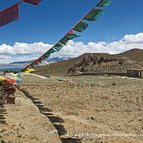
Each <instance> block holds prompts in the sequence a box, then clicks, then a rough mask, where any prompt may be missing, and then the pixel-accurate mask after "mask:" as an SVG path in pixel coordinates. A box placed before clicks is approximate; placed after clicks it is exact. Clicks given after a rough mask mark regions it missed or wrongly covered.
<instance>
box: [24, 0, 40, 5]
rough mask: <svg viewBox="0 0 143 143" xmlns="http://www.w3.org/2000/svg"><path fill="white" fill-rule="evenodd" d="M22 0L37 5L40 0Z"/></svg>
mask: <svg viewBox="0 0 143 143" xmlns="http://www.w3.org/2000/svg"><path fill="white" fill-rule="evenodd" d="M23 2H27V3H30V4H34V5H37V4H39V3H40V2H41V0H23Z"/></svg>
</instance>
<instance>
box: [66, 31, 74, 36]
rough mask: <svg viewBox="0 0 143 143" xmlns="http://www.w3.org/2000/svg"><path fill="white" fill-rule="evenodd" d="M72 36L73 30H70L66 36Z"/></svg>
mask: <svg viewBox="0 0 143 143" xmlns="http://www.w3.org/2000/svg"><path fill="white" fill-rule="evenodd" d="M72 34H74V31H73V30H71V31H70V32H68V34H67V35H66V36H70V35H72Z"/></svg>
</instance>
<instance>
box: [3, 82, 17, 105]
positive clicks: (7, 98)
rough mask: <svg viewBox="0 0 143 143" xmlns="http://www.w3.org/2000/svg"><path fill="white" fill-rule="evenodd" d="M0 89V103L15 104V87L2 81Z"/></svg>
mask: <svg viewBox="0 0 143 143" xmlns="http://www.w3.org/2000/svg"><path fill="white" fill-rule="evenodd" d="M0 89H1V91H0V102H1V103H3V104H15V92H16V87H15V86H14V85H13V84H12V83H10V82H8V81H2V82H1V83H0Z"/></svg>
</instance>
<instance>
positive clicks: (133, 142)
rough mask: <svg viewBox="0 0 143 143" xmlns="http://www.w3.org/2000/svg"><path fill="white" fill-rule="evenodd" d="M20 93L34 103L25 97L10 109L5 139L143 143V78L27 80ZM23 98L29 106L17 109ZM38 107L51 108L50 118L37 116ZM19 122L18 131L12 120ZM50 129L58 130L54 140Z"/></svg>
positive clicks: (48, 116) (25, 79)
mask: <svg viewBox="0 0 143 143" xmlns="http://www.w3.org/2000/svg"><path fill="white" fill-rule="evenodd" d="M20 90H22V92H24V94H26V95H27V96H28V98H30V99H32V101H33V103H32V102H30V101H27V102H26V101H25V100H26V99H25V96H24V95H21V96H23V97H21V96H18V97H17V100H16V101H17V104H16V106H15V105H14V106H11V105H8V106H7V107H6V108H7V109H8V110H11V111H13V113H11V114H10V115H9V114H8V115H6V120H7V122H8V125H1V126H2V129H3V130H2V131H3V132H2V131H1V132H2V133H1V137H2V138H3V136H4V139H8V141H9V139H11V138H13V137H14V138H15V140H16V141H17V142H16V141H14V143H15V142H16V143H18V142H19V143H24V142H28V143H30V142H31V143H35V142H36V141H35V142H34V141H33V140H34V139H33V138H34V137H36V138H37V140H38V139H39V138H41V139H42V138H43V136H44V139H45V140H47V143H52V142H53V141H50V139H51V140H52V139H53V136H54V135H55V139H57V140H56V141H55V143H58V142H63V143H76V142H77V143H78V142H82V143H142V142H143V114H142V113H143V80H142V79H134V78H126V77H116V76H113V77H102V76H98V77H97V76H84V77H64V78H59V77H55V76H54V77H50V78H48V79H40V78H38V77H34V76H25V77H24V82H23V84H22V85H21V86H20ZM19 100H22V101H25V102H22V103H21V104H26V106H25V107H23V109H20V107H19V108H17V106H19V104H20V103H19V102H20V101H19ZM36 101H37V102H36ZM28 103H29V104H28ZM27 104H28V106H27ZM34 104H35V105H34ZM36 105H37V107H38V108H39V109H40V110H43V107H44V108H45V109H47V112H46V113H45V115H42V114H41V113H39V115H37V114H38V113H36V112H38V111H35V110H36V109H34V108H36ZM29 106H31V107H29ZM33 106H35V107H33ZM18 112H21V113H20V114H19V116H17V115H16V114H17V113H18ZM27 114H28V115H27ZM7 116H8V117H7ZM24 116H26V117H27V118H23V117H24ZM10 117H11V118H10ZM33 118H34V119H33ZM47 118H48V119H47ZM19 119H20V124H21V125H18V124H19V123H17V122H16V123H15V124H16V125H15V126H16V127H15V126H14V125H13V126H12V127H11V125H12V123H11V122H12V121H13V122H15V121H16V120H19ZM15 130H16V131H15ZM44 130H47V132H45V131H44ZM50 130H51V131H54V130H57V132H52V133H51V134H52V135H51V134H50V135H51V136H50V137H49V133H48V131H50ZM16 132H18V135H15V134H16ZM41 132H42V133H41ZM7 134H9V135H7ZM19 134H20V135H21V138H22V139H21V138H20V139H19ZM58 135H59V137H60V139H59V138H58ZM5 136H6V137H5ZM24 136H25V138H24ZM31 138H32V139H33V140H32V139H31ZM28 139H30V140H29V141H28ZM48 139H49V140H48ZM35 140H36V139H35ZM40 142H42V141H40Z"/></svg>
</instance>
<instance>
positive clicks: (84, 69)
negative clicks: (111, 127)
mask: <svg viewBox="0 0 143 143" xmlns="http://www.w3.org/2000/svg"><path fill="white" fill-rule="evenodd" d="M142 66H143V50H141V49H133V50H130V51H126V52H124V53H121V54H115V55H110V54H106V53H93V54H89V53H86V54H83V55H81V56H79V57H77V58H73V59H68V60H65V61H61V62H57V63H52V64H50V65H46V66H42V67H37V68H36V73H37V74H41V75H47V74H50V75H67V74H68V75H78V74H106V73H108V74H125V73H126V72H127V70H128V69H143V67H142Z"/></svg>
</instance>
